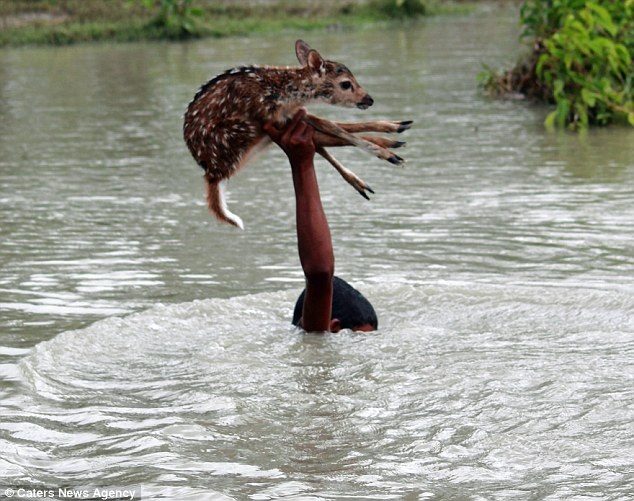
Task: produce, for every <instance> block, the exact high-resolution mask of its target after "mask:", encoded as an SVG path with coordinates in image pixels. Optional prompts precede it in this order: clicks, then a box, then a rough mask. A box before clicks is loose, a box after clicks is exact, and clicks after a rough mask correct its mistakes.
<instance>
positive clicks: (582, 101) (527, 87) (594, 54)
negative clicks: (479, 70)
mask: <svg viewBox="0 0 634 501" xmlns="http://www.w3.org/2000/svg"><path fill="white" fill-rule="evenodd" d="M633 13H634V0H624V1H612V0H528V1H526V2H524V4H523V5H522V8H521V11H520V17H521V22H522V25H523V32H522V37H523V38H529V39H530V40H531V42H532V53H531V54H530V56H529V57H528V58H527V59H525V60H523V61H522V62H520V63H519V64H518V65H517V66H516V67H515V68H513V69H512V70H510V71H509V72H506V73H504V74H502V75H497V74H495V73H494V72H491V71H488V72H487V73H486V75H485V77H484V79H483V81H484V86H485V88H488V89H489V90H490V91H491V92H494V93H497V94H503V93H506V92H520V93H522V94H524V95H527V96H529V97H533V98H537V99H540V100H542V101H546V102H551V103H554V104H555V110H554V111H553V112H551V113H550V114H549V115H548V117H547V118H546V124H547V125H548V126H552V125H556V126H559V127H569V128H572V129H575V128H585V127H587V126H588V125H590V124H597V125H607V124H609V123H612V122H624V121H629V123H630V124H631V125H632V126H634V70H633V66H632V58H633V55H634V18H633Z"/></svg>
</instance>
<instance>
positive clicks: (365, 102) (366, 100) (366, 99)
mask: <svg viewBox="0 0 634 501" xmlns="http://www.w3.org/2000/svg"><path fill="white" fill-rule="evenodd" d="M373 104H374V99H372V97H371V96H370V94H366V95H365V96H363V99H362V100H361V101H359V102H358V103H357V108H359V109H362V110H365V109H366V108H369V107H370V106H372V105H373Z"/></svg>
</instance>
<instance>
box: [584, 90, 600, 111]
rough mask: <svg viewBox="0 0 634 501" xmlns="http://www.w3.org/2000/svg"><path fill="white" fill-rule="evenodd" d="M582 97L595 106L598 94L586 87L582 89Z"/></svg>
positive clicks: (585, 101)
mask: <svg viewBox="0 0 634 501" xmlns="http://www.w3.org/2000/svg"><path fill="white" fill-rule="evenodd" d="M581 99H582V100H583V102H584V103H586V104H587V105H588V106H590V107H593V106H594V105H595V104H596V102H597V99H596V96H595V95H594V94H593V93H592V92H590V91H589V90H588V89H585V88H584V89H581Z"/></svg>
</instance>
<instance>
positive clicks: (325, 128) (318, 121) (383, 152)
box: [304, 114, 405, 165]
mask: <svg viewBox="0 0 634 501" xmlns="http://www.w3.org/2000/svg"><path fill="white" fill-rule="evenodd" d="M304 120H305V121H306V122H307V123H309V124H310V125H312V126H313V127H314V128H315V129H317V130H318V131H320V132H323V133H324V134H329V135H331V136H335V137H338V138H340V139H345V140H347V141H348V143H349V144H351V145H352V146H356V147H357V148H360V149H362V150H364V151H366V152H368V153H370V154H371V155H374V156H377V157H378V158H381V159H383V160H387V161H388V162H390V163H392V164H395V165H399V164H402V163H403V162H404V161H405V160H404V159H402V158H401V157H399V156H398V155H397V154H395V153H393V152H391V151H390V150H388V149H387V148H383V147H382V146H380V145H378V144H375V143H372V142H370V141H367V140H365V139H362V138H360V137H357V136H354V135H353V134H351V133H350V132H347V131H345V130H344V129H342V128H341V127H339V126H338V125H337V124H336V123H334V122H331V121H330V120H326V119H324V118H320V117H318V116H316V115H310V114H307V115H306V116H305V117H304Z"/></svg>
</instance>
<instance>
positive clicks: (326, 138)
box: [313, 130, 406, 148]
mask: <svg viewBox="0 0 634 501" xmlns="http://www.w3.org/2000/svg"><path fill="white" fill-rule="evenodd" d="M361 139H364V140H366V141H369V142H371V143H374V144H376V145H379V146H381V147H382V148H401V147H402V146H405V144H406V143H405V141H396V140H394V139H391V138H389V137H381V136H361ZM313 140H314V141H315V144H316V145H318V146H324V147H326V148H330V147H333V146H335V147H339V146H354V145H352V144H350V141H348V140H347V139H342V138H340V137H335V136H331V135H330V134H324V133H323V132H319V131H317V130H316V131H315V135H314V136H313Z"/></svg>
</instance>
